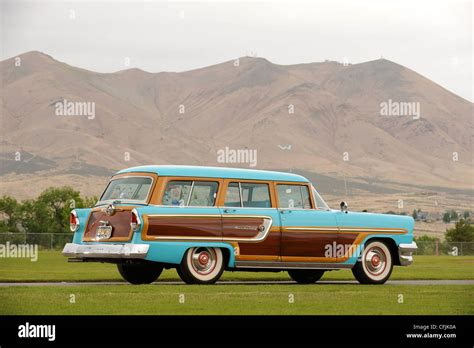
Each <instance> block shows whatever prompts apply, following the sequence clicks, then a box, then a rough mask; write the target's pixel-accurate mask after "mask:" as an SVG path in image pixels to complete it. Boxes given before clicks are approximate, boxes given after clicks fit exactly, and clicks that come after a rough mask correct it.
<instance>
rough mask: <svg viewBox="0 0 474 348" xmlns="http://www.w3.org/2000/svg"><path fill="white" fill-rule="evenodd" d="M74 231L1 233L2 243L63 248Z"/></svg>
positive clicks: (41, 247) (69, 240)
mask: <svg viewBox="0 0 474 348" xmlns="http://www.w3.org/2000/svg"><path fill="white" fill-rule="evenodd" d="M73 235H74V233H21V232H15V233H9V232H4V233H0V244H6V243H7V242H8V243H10V244H17V245H18V244H37V245H38V247H39V248H40V249H51V250H61V249H62V248H63V247H64V245H65V244H66V243H70V242H71V241H72V237H73Z"/></svg>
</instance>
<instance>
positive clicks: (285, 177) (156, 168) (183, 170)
mask: <svg viewBox="0 0 474 348" xmlns="http://www.w3.org/2000/svg"><path fill="white" fill-rule="evenodd" d="M133 172H142V173H143V172H145V173H155V174H158V175H160V176H190V177H205V178H224V179H245V180H272V181H293V182H309V180H308V179H306V178H305V177H304V176H301V175H298V174H292V173H284V172H274V171H268V170H255V169H243V168H226V167H203V166H181V165H148V166H139V167H131V168H126V169H122V170H120V171H119V172H117V173H116V175H117V174H124V173H133Z"/></svg>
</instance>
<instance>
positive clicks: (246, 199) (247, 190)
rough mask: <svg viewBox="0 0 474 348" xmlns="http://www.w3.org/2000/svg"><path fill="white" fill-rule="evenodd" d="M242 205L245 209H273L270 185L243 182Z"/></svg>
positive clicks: (241, 185)
mask: <svg viewBox="0 0 474 348" xmlns="http://www.w3.org/2000/svg"><path fill="white" fill-rule="evenodd" d="M240 187H241V189H242V203H243V205H244V207H250V208H271V206H272V205H271V202H270V190H269V188H268V184H253V183H246V182H243V183H241V184H240Z"/></svg>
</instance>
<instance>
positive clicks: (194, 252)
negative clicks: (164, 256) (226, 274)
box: [177, 247, 225, 284]
mask: <svg viewBox="0 0 474 348" xmlns="http://www.w3.org/2000/svg"><path fill="white" fill-rule="evenodd" d="M224 268H225V266H224V254H223V253H222V250H221V249H219V248H208V247H197V248H190V249H188V250H187V251H186V253H185V255H184V257H183V260H182V261H181V264H180V265H179V266H178V267H177V270H178V274H179V276H180V277H181V279H182V280H183V281H184V282H185V283H187V284H213V283H215V282H216V281H217V280H218V279H219V278H220V277H221V275H222V272H223V271H224Z"/></svg>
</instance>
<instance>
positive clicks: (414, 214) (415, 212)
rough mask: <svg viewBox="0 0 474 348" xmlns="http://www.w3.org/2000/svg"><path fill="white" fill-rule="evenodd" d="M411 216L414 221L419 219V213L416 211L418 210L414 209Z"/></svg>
mask: <svg viewBox="0 0 474 348" xmlns="http://www.w3.org/2000/svg"><path fill="white" fill-rule="evenodd" d="M411 216H412V217H413V219H415V220H416V219H417V218H418V212H417V211H416V209H413V213H412V214H411Z"/></svg>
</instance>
